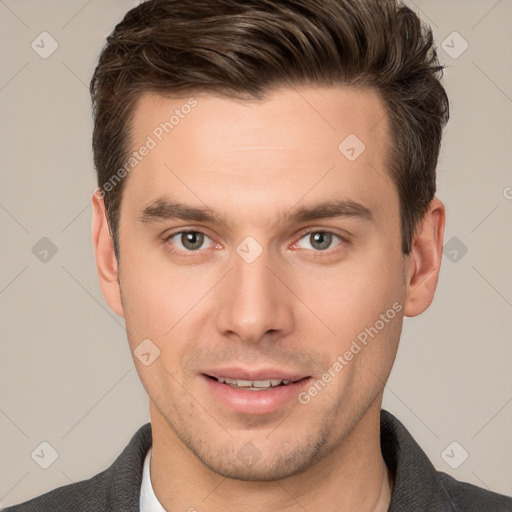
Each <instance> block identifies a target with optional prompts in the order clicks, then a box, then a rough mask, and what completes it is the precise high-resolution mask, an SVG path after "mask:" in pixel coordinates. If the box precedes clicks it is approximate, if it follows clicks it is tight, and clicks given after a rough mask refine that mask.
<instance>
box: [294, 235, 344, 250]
mask: <svg viewBox="0 0 512 512" xmlns="http://www.w3.org/2000/svg"><path fill="white" fill-rule="evenodd" d="M334 238H338V239H339V240H340V241H341V237H339V236H338V235H336V234H335V233H331V232H329V231H312V232H311V233H307V234H306V235H305V236H303V237H302V238H301V239H300V241H299V244H300V242H301V241H302V240H306V243H307V244H308V245H309V247H308V246H306V247H304V246H301V247H302V248H303V249H312V250H314V251H325V250H326V249H329V248H330V246H331V244H332V242H333V240H334Z"/></svg>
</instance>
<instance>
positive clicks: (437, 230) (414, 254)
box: [404, 198, 445, 316]
mask: <svg viewBox="0 0 512 512" xmlns="http://www.w3.org/2000/svg"><path fill="white" fill-rule="evenodd" d="M444 226H445V207H444V205H443V203H442V202H441V201H440V200H439V199H437V198H434V199H433V200H432V202H431V203H430V206H429V209H428V211H427V212H426V213H425V215H424V216H423V219H422V221H421V223H420V224H419V225H418V227H417V230H416V233H415V236H414V239H413V242H412V249H411V252H410V254H409V255H408V256H407V258H406V260H407V261H406V268H407V272H406V276H407V277H406V297H405V307H404V315H405V316H417V315H420V314H421V313H423V312H424V311H425V310H426V309H427V308H428V307H429V306H430V304H431V303H432V300H433V299H434V293H435V291H436V287H437V280H438V278H439V269H440V268H441V259H442V257H443V239H444Z"/></svg>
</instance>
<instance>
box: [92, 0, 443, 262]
mask: <svg viewBox="0 0 512 512" xmlns="http://www.w3.org/2000/svg"><path fill="white" fill-rule="evenodd" d="M443 67H444V66H441V65H440V64H439V61H438V58H437V53H436V49H435V47H434V44H433V35H432V31H431V29H430V27H428V26H427V25H425V24H423V23H422V22H421V20H420V19H419V18H418V16H417V15H416V14H415V13H414V12H413V11H412V10H411V9H409V8H408V7H407V6H405V5H402V4H400V3H397V2H396V1H395V0H149V1H146V2H144V3H142V4H140V5H139V6H137V7H135V8H133V9H131V10H130V11H129V12H128V13H127V14H126V15H125V17H124V19H123V20H122V21H121V22H120V23H119V24H118V25H117V26H116V27H115V28H114V30H113V32H112V34H111V35H109V36H108V38H107V43H106V45H105V47H104V48H103V50H102V52H101V55H100V58H99V63H98V66H97V67H96V69H95V72H94V75H93V77H92V80H91V84H90V91H91V98H92V102H93V114H94V132H93V153H94V163H95V166H96V170H97V174H98V186H99V187H100V190H101V191H102V193H103V196H104V199H105V207H106V211H107V218H108V222H109V226H110V230H111V234H112V237H113V241H114V248H115V250H116V256H117V258H118V260H119V246H118V231H119V225H118V224H119V211H120V204H121V197H122V191H123V185H124V182H125V181H126V178H124V179H123V180H121V181H120V182H119V184H118V186H114V187H108V189H109V190H108V191H105V190H104V188H103V187H104V185H105V184H106V183H108V181H109V179H111V178H112V177H113V176H114V174H115V173H116V171H117V170H118V169H120V168H121V167H122V166H123V163H124V162H125V161H126V159H127V157H128V156H129V154H130V151H133V148H131V147H130V145H131V139H130V135H131V129H130V126H131V120H132V117H133V111H134V107H135V104H136V102H137V100H138V99H139V98H140V96H141V95H142V94H143V93H145V92H156V93H163V94H175V93H194V92H211V93H214V94H220V95H225V96H227V97H233V98H239V99H240V98H241V99H256V100H258V99H263V98H264V97H265V95H266V94H268V93H269V92H271V90H272V89H275V88H277V87H279V86H287V85H290V84H292V85H319V86H324V85H338V84H339V85H348V86H355V87H370V88H373V89H375V90H377V91H378V92H379V93H380V95H381V97H382V99H383V101H384V104H385V107H386V111H387V117H388V119H387V121H388V127H389V132H390V137H391V140H390V142H391V145H390V147H389V151H388V155H387V156H388V158H387V162H386V165H387V168H388V170H389V172H390V175H391V177H392V179H393V181H394V183H395V184H396V186H397V189H398V194H399V198H400V223H401V233H402V252H403V253H404V254H409V252H410V250H411V244H412V239H413V236H414V232H415V229H416V226H417V224H418V222H419V221H420V220H421V218H422V217H423V215H424V213H425V212H426V210H427V208H428V206H429V203H430V202H431V200H432V199H433V197H434V194H435V191H436V167H437V160H438V155H439V149H440V144H441V137H442V129H443V127H444V125H445V124H446V122H447V121H448V118H449V105H448V98H447V95H446V92H445V90H444V88H443V86H442V85H441V83H440V78H441V77H442V73H443ZM340 142H341V141H340Z"/></svg>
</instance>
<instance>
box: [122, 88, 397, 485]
mask: <svg viewBox="0 0 512 512" xmlns="http://www.w3.org/2000/svg"><path fill="white" fill-rule="evenodd" d="M194 98H195V99H196V101H197V105H196V106H194V107H193V108H190V109H188V108H185V109H183V108H182V106H183V105H184V104H186V103H187V100H188V98H182V99H168V98H163V97H161V96H156V95H146V96H143V97H142V98H141V99H140V100H139V102H138V104H137V108H136V112H135V115H134V119H133V127H134V128H133V149H134V150H137V149H138V148H140V147H141V146H142V145H144V144H147V142H148V136H150V137H151V138H152V140H153V141H154V142H155V144H156V146H155V147H152V148H151V149H150V150H149V151H148V152H147V155H146V156H144V157H143V158H141V160H140V162H139V163H138V164H137V166H136V167H135V168H134V169H133V170H132V171H131V173H130V174H129V176H128V178H127V182H126V188H125V190H124V192H123V198H122V206H121V213H120V238H119V243H120V255H121V256H120V290H121V297H122V305H123V314H124V316H125V319H126V326H127V332H128V338H129V343H130V347H131V350H132V351H134V350H135V349H136V348H137V346H138V345H139V344H140V343H141V342H142V341H143V340H145V339H149V340H151V344H150V345H149V346H150V347H151V346H153V345H152V344H154V346H156V347H158V349H159V350H160V355H159V357H158V358H156V359H155V360H154V362H153V363H152V364H150V365H148V366H145V365H143V364H141V362H140V361H139V360H138V359H137V358H135V363H136V366H137V371H138V372H139V375H140V378H141V380H142V383H143V385H144V387H145V389H146V391H147V393H148V395H149V398H150V406H151V413H152V422H153V425H154V429H156V428H159V429H160V431H161V430H162V429H167V431H168V432H167V435H168V436H170V438H172V439H175V440H176V442H182V443H184V445H185V446H186V447H187V448H188V449H190V450H191V451H192V452H193V453H194V454H195V455H196V456H197V458H198V459H199V460H200V461H202V462H203V463H204V464H205V465H206V466H208V467H209V468H211V469H212V470H214V471H215V472H217V473H219V474H221V475H224V476H228V477H233V478H239V479H249V480H252V479H262V480H269V479H276V478H281V477H285V476H289V475H292V474H295V473H298V472H301V471H304V470H305V469H307V468H308V467H310V466H311V464H313V463H314V462H316V461H317V460H319V459H320V458H321V457H325V456H328V457H330V456H335V454H336V449H337V448H340V447H341V443H342V441H343V440H344V439H345V438H346V436H347V435H348V434H349V432H350V431H351V429H352V427H353V426H354V425H355V424H357V422H358V420H359V419H360V418H362V417H363V415H364V414H365V413H366V412H367V411H368V410H369V408H370V407H371V406H373V407H374V410H380V400H381V396H382V392H383V388H384V384H385V381H386V380H387V378H388V375H389V372H390V370H391V366H392V364H393V361H394V357H395V354H396V349H397V345H398V340H399V336H400V331H401V325H402V317H403V311H401V309H402V305H403V303H404V298H405V285H404V279H403V273H402V271H403V265H404V258H403V255H402V253H401V250H400V247H401V235H400V227H399V226H400V219H399V199H398V193H397V190H396V188H395V186H394V184H393V182H392V181H391V178H390V177H389V173H388V171H387V170H386V168H385V167H384V161H385V155H386V149H387V145H388V144H389V141H390V134H389V133H388V128H387V124H386V116H385V111H384V105H383V103H382V100H381V99H380V98H379V96H378V95H377V93H375V92H373V91H371V90H359V91H357V90H355V89H350V88H342V87H336V88H300V89H299V88H297V89H281V90H279V91H277V92H275V93H274V94H272V95H271V96H270V99H269V100H268V101H266V102H251V103H249V102H242V101H233V100H229V99H225V98H218V97H214V96H210V95H206V94H202V95H195V96H194ZM176 109H178V110H179V111H180V113H181V116H178V117H179V122H177V123H176V124H175V125H174V127H173V128H172V131H169V133H168V134H167V133H165V131H164V132H163V133H161V132H162V130H160V131H159V130H157V131H156V132H155V129H157V127H158V126H160V124H161V123H163V122H165V121H167V120H168V119H169V117H170V116H171V115H172V114H173V112H174V111H175V110H176ZM184 112H189V113H188V114H185V115H184V114H183V113H184ZM174 121H176V120H174ZM155 133H157V134H160V137H159V138H161V139H162V140H158V137H157V136H156V135H155ZM351 134H352V135H351ZM347 137H349V138H348V139H347ZM356 137H357V139H356ZM345 139H347V141H346V142H345V143H344V144H342V145H341V149H340V148H339V146H340V143H342V142H343V141H344V140H345ZM358 139H359V141H362V142H363V143H364V145H365V149H364V151H362V152H361V150H362V148H363V146H361V143H360V142H358ZM149 146H153V144H152V143H149ZM340 201H342V202H345V203H344V205H342V206H343V208H341V214H339V215H336V216H334V214H333V216H327V217H322V216H317V217H316V218H311V216H310V217H306V216H305V215H302V216H299V217H298V216H297V215H295V217H294V214H296V213H297V212H299V210H302V209H307V210H309V209H311V208H313V207H315V206H318V205H320V204H323V203H327V202H331V203H334V202H340ZM164 202H179V203H181V204H182V205H185V206H188V207H194V208H199V209H204V208H207V209H208V210H209V212H210V213H212V212H213V213H215V214H216V215H217V216H218V217H220V219H221V220H215V217H214V218H213V219H210V220H207V219H206V218H205V217H197V216H196V217H195V218H193V217H190V218H188V219H187V218H185V219H182V218H178V217H172V216H170V213H172V212H173V211H175V210H173V209H172V208H165V207H164V208H159V209H157V208H154V207H155V206H157V203H159V205H160V206H162V205H163V204H164ZM181 211H182V212H183V211H184V210H181ZM331 213H332V212H331ZM183 231H189V232H191V233H189V234H188V235H187V234H186V233H182V232H183ZM354 342H355V343H356V345H354ZM145 343H148V342H145ZM154 346H153V349H151V350H152V351H153V353H155V349H154ZM356 346H358V347H359V350H358V349H357V348H356ZM347 352H351V353H352V357H350V355H349V354H346V353H347ZM146 357H147V356H146ZM336 363H338V365H336ZM340 367H341V369H340ZM329 376H330V377H329ZM224 379H231V381H228V383H223V382H222V381H223V380H224ZM268 380H273V381H274V382H272V384H274V385H276V387H274V388H270V389H269V388H268V387H267V386H268V384H269V383H268V382H265V381H268ZM283 380H285V381H290V382H289V383H288V384H285V385H283V384H282V383H281V382H282V381H283ZM240 381H251V382H252V384H250V383H248V382H245V383H244V382H240ZM254 381H256V382H254ZM319 381H320V382H319ZM230 382H231V384H230ZM278 383H281V385H279V386H277V384H278ZM315 383H316V384H315ZM247 386H249V387H251V388H253V389H248V388H247ZM259 386H262V387H263V389H254V388H257V387H259ZM313 388H314V389H313ZM315 389H316V392H315ZM375 407H376V409H375ZM178 439H179V441H177V440H178Z"/></svg>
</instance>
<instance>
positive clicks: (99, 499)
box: [4, 409, 512, 512]
mask: <svg viewBox="0 0 512 512" xmlns="http://www.w3.org/2000/svg"><path fill="white" fill-rule="evenodd" d="M151 442H152V438H151V424H150V423H146V424H145V425H143V426H142V427H141V428H140V429H139V430H138V431H137V432H136V433H135V435H134V436H133V437H132V439H131V441H130V442H129V443H128V446H126V448H125V449H124V450H123V452H122V453H121V454H120V455H119V456H118V457H117V459H116V460H115V462H114V463H113V464H112V466H110V467H109V468H108V469H106V470H105V471H102V472H101V473H99V474H97V475H96V476H94V477H92V478H90V479H88V480H83V481H81V482H76V483H74V484H69V485H65V486H62V487H58V488H57V489H54V490H53V491H50V492H48V493H46V494H43V495H41V496H39V497H37V498H34V499H31V500H29V501H26V502H24V503H21V504H19V505H15V506H12V507H8V508H6V509H4V512H59V511H62V512H100V511H102V512H103V511H109V512H110V511H112V512H138V511H139V495H140V487H141V483H142V468H143V464H144V458H145V456H146V453H147V451H148V450H149V447H150V446H151ZM381 449H382V455H383V457H384V460H385V461H386V464H387V465H388V466H389V468H390V469H391V471H392V472H393V474H394V476H395V482H394V488H393V494H392V497H391V505H390V508H389V511H388V512H512V498H510V497H507V496H503V495H501V494H497V493H494V492H491V491H487V490H485V489H482V488H480V487H477V486H475V485H472V484H469V483H465V482H459V481H457V480H455V479H454V478H452V477H451V476H449V475H447V474H446V473H443V472H441V471H436V469H435V468H434V466H433V465H432V463H431V462H430V461H429V459H428V458H427V456H426V454H425V452H423V450H422V449H421V448H420V447H419V445H418V444H417V443H416V441H415V440H414V439H413V437H412V436H411V434H410V433H409V432H408V431H407V429H406V428H405V427H404V426H403V425H402V423H400V421H398V420H397V419H396V418H395V417H394V416H393V415H392V414H391V413H389V412H388V411H385V410H384V409H383V410H381ZM177 492H179V491H177ZM355 512H357V511H355Z"/></svg>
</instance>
